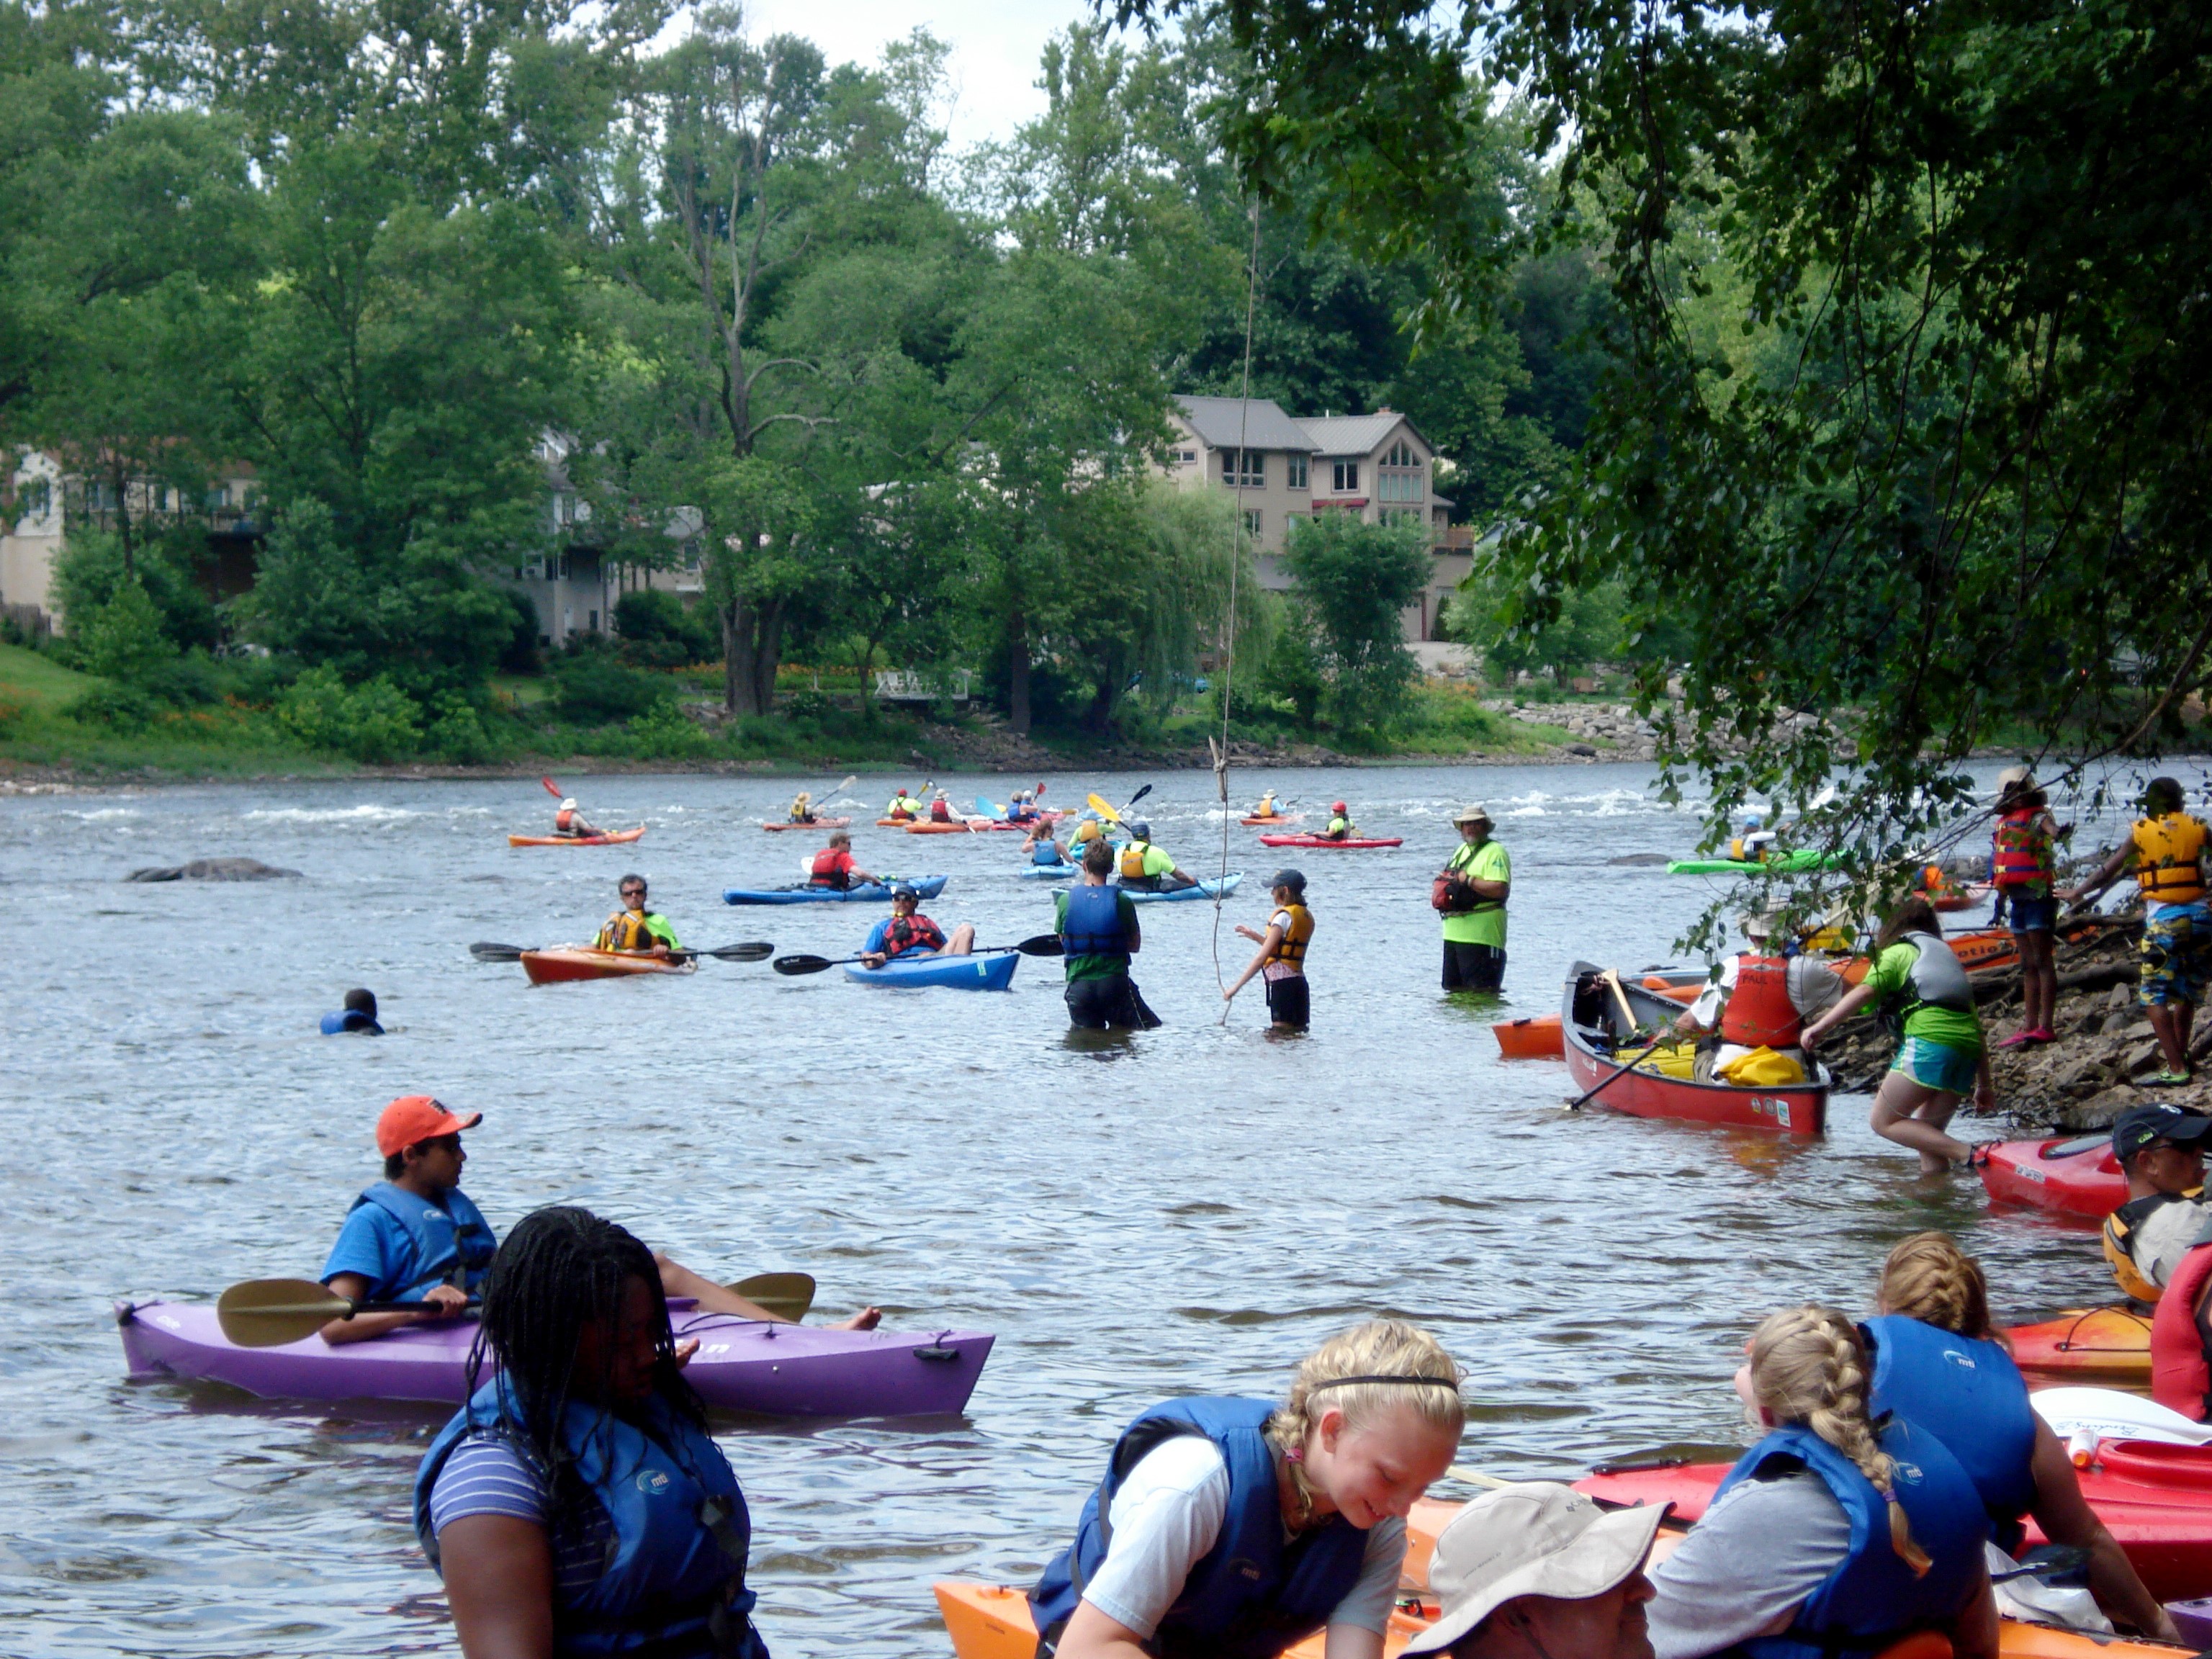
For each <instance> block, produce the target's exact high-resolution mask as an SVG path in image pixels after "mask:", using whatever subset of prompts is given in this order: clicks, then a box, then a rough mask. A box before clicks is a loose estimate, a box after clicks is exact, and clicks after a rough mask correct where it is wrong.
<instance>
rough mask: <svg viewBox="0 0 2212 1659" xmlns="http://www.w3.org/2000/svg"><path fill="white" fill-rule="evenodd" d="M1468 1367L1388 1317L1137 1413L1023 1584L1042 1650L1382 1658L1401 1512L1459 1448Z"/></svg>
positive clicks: (1063, 1658) (1065, 1654) (1042, 1657)
mask: <svg viewBox="0 0 2212 1659" xmlns="http://www.w3.org/2000/svg"><path fill="white" fill-rule="evenodd" d="M1459 1380H1460V1371H1459V1367H1458V1366H1457V1365H1455V1364H1453V1363H1452V1359H1451V1356H1450V1355H1449V1354H1447V1353H1446V1352H1444V1351H1443V1348H1442V1347H1441V1346H1438V1345H1437V1341H1436V1339H1435V1338H1433V1337H1431V1336H1430V1335H1428V1334H1426V1333H1425V1332H1423V1331H1419V1330H1416V1329H1415V1328H1413V1326H1411V1325H1407V1324H1401V1323H1400V1322H1397V1321H1395V1320H1377V1321H1376V1322H1373V1323H1371V1324H1366V1325H1360V1326H1357V1327H1355V1328H1352V1329H1351V1330H1348V1331H1344V1332H1341V1333H1340V1334H1338V1335H1335V1336H1333V1337H1331V1338H1330V1339H1329V1340H1328V1341H1327V1342H1324V1343H1323V1344H1322V1346H1320V1347H1319V1348H1318V1349H1316V1351H1315V1352H1313V1353H1311V1354H1310V1355H1309V1356H1307V1358H1306V1359H1305V1361H1304V1364H1301V1365H1300V1366H1299V1367H1298V1370H1297V1376H1295V1377H1294V1378H1293V1379H1292V1380H1291V1389H1290V1396H1289V1398H1288V1399H1287V1400H1286V1401H1284V1402H1283V1403H1282V1404H1280V1405H1278V1404H1277V1403H1276V1402H1274V1401H1270V1400H1247V1399H1219V1398H1216V1399H1193V1400H1171V1401H1167V1402H1166V1403H1165V1404H1164V1405H1158V1406H1154V1407H1152V1408H1151V1409H1149V1410H1147V1411H1145V1412H1141V1413H1139V1414H1138V1415H1137V1417H1136V1419H1134V1420H1133V1422H1131V1423H1130V1425H1129V1426H1128V1427H1127V1429H1125V1430H1124V1431H1122V1433H1121V1438H1120V1439H1119V1440H1118V1441H1117V1442H1116V1443H1115V1447H1114V1452H1113V1455H1112V1456H1111V1457H1110V1458H1109V1460H1108V1464H1107V1469H1106V1474H1105V1478H1104V1479H1103V1480H1101V1481H1100V1482H1099V1484H1098V1486H1097V1490H1096V1491H1094V1492H1092V1493H1091V1496H1090V1498H1088V1499H1086V1500H1085V1504H1084V1506H1083V1513H1082V1515H1081V1516H1080V1518H1079V1520H1078V1522H1077V1523H1076V1531H1075V1541H1074V1543H1073V1545H1072V1546H1070V1547H1068V1548H1067V1549H1066V1550H1063V1551H1062V1552H1061V1553H1060V1555H1059V1556H1058V1557H1057V1558H1056V1559H1054V1561H1053V1563H1052V1565H1050V1566H1048V1567H1047V1568H1046V1569H1045V1572H1044V1577H1042V1579H1041V1580H1040V1581H1039V1582H1038V1583H1037V1586H1036V1589H1033V1590H1031V1591H1030V1611H1031V1613H1032V1615H1033V1616H1034V1618H1035V1619H1036V1627H1037V1631H1038V1632H1039V1634H1038V1638H1037V1653H1038V1655H1039V1659H1048V1656H1052V1655H1054V1654H1057V1656H1058V1659H1146V1656H1151V1659H1200V1656H1204V1659H1274V1656H1276V1655H1278V1654H1280V1653H1282V1652H1283V1651H1284V1650H1285V1649H1287V1648H1290V1647H1291V1646H1292V1645H1294V1644H1297V1643H1298V1642H1301V1641H1303V1640H1304V1639H1305V1638H1307V1637H1309V1636H1310V1635H1312V1634H1313V1633H1314V1632H1316V1631H1318V1630H1322V1629H1326V1630H1327V1632H1328V1642H1327V1655H1328V1659H1382V1653H1383V1632H1384V1631H1385V1630H1386V1629H1388V1627H1389V1621H1390V1608H1391V1606H1392V1603H1393V1602H1394V1601H1395V1598H1396V1595H1397V1590H1398V1574H1399V1569H1400V1566H1401V1564H1402V1563H1403V1562H1404V1560H1405V1557H1406V1520H1405V1517H1406V1515H1407V1511H1408V1510H1411V1509H1412V1508H1413V1502H1414V1500H1415V1499H1416V1498H1419V1497H1420V1496H1421V1494H1422V1493H1423V1492H1426V1491H1427V1490H1428V1487H1429V1485H1430V1483H1431V1481H1433V1480H1437V1479H1439V1478H1441V1477H1442V1476H1443V1473H1444V1471H1445V1470H1446V1469H1447V1468H1449V1467H1450V1465H1451V1461H1452V1457H1453V1455H1454V1454H1455V1452H1456V1451H1457V1450H1458V1449H1459V1437H1460V1431H1461V1429H1462V1427H1463V1426H1464V1425H1465V1421H1466V1412H1465V1408H1464V1407H1463V1406H1462V1403H1461V1401H1460V1393H1459Z"/></svg>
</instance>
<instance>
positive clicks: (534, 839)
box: [507, 824, 645, 847]
mask: <svg viewBox="0 0 2212 1659" xmlns="http://www.w3.org/2000/svg"><path fill="white" fill-rule="evenodd" d="M644 833H645V826H644V825H643V824H639V825H638V826H637V828H636V829H610V830H609V831H608V832H607V833H606V834H605V835H604V836H508V837H507V845H508V846H509V847H616V846H619V845H621V844H622V843H623V842H629V841H635V840H636V839H637V838H638V837H639V836H642V835H643V834H644Z"/></svg>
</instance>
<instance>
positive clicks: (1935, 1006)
mask: <svg viewBox="0 0 2212 1659" xmlns="http://www.w3.org/2000/svg"><path fill="white" fill-rule="evenodd" d="M1873 1002H1878V1003H1880V1004H1881V1007H1882V1009H1883V1012H1884V1017H1885V1018H1887V1019H1889V1020H1890V1021H1892V1022H1893V1023H1894V1024H1901V1025H1902V1027H1903V1033H1904V1034H1903V1036H1902V1037H1901V1038H1900V1039H1899V1042H1898V1045H1897V1058H1896V1059H1895V1060H1893V1061H1892V1062H1891V1063H1890V1070H1889V1074H1888V1075H1887V1077H1885V1078H1883V1079H1882V1080H1881V1088H1880V1089H1879V1090H1878V1091H1876V1092H1875V1097H1874V1114H1873V1119H1872V1121H1873V1125H1874V1132H1875V1133H1876V1134H1878V1135H1880V1136H1881V1137H1882V1138H1883V1139H1885V1140H1893V1141H1895V1142H1896V1143H1897V1144H1898V1145H1899V1146H1910V1147H1911V1149H1912V1150H1913V1151H1914V1152H1917V1153H1918V1154H1919V1155H1920V1172H1921V1173H1922V1174H1923V1175H1940V1174H1941V1173H1942V1171H1944V1170H1947V1169H1948V1168H1950V1167H1951V1165H1952V1164H1957V1163H1963V1162H1964V1161H1965V1160H1966V1158H1968V1157H1970V1156H1971V1155H1972V1151H1973V1149H1972V1147H1970V1146H1967V1145H1966V1142H1965V1141H1963V1140H1957V1139H1953V1138H1952V1137H1951V1136H1950V1135H1948V1134H1946V1133H1944V1129H1945V1127H1946V1126H1947V1125H1948V1124H1949V1122H1950V1121H1951V1115H1952V1114H1953V1113H1954V1112H1955V1111H1957V1110H1958V1109H1959V1102H1960V1100H1961V1099H1963V1098H1964V1097H1966V1095H1967V1094H1968V1093H1969V1092H1971V1093H1972V1095H1973V1097H1974V1108H1975V1109H1976V1110H1977V1111H1980V1112H1993V1111H1995V1110H1996V1105H1997V1092H1996V1085H1993V1084H1992V1083H1991V1082H1990V1057H1989V1054H1988V1051H1987V1050H1986V1049H1985V1048H1984V1047H1983V1044H1982V1021H1981V1017H1980V1016H1979V1015H1978V1014H1977V1013H1976V1012H1974V987H1973V982H1972V981H1971V980H1969V979H1968V978H1967V977H1966V968H1965V967H1964V966H1963V965H1962V964H1961V963H1960V961H1959V958H1958V957H1955V956H1954V955H1953V954H1952V953H1951V947H1950V946H1949V945H1946V944H1945V943H1944V942H1943V925H1942V923H1941V922H1940V921H1937V920H1936V912H1935V909H1934V908H1933V907H1931V906H1930V905H1929V902H1928V901H1927V900H1926V899H1924V898H1922V897H1920V896H1918V895H1917V894H1916V895H1915V896H1912V897H1911V898H1908V899H1906V900H1905V902H1903V903H1902V904H1900V905H1899V906H1898V907H1897V908H1896V909H1894V910H1893V911H1892V912H1891V913H1890V915H1889V918H1888V920H1887V921H1885V922H1883V924H1882V927H1881V932H1880V933H1877V934H1876V935H1875V957H1874V966H1873V967H1872V968H1871V969H1869V970H1868V972H1867V976H1866V978H1865V979H1863V980H1862V981H1860V982H1859V983H1858V984H1857V985H1856V986H1854V987H1852V988H1851V989H1850V990H1849V991H1846V992H1845V993H1844V995H1843V999H1842V1000H1840V1001H1838V1003H1837V1004H1836V1005H1835V1006H1834V1007H1832V1008H1831V1009H1829V1010H1828V1012H1826V1013H1825V1014H1822V1015H1821V1016H1820V1018H1818V1019H1815V1020H1814V1021H1812V1022H1811V1023H1810V1024H1808V1025H1807V1026H1806V1027H1805V1030H1804V1032H1803V1034H1802V1036H1800V1037H1799V1038H1798V1042H1799V1044H1800V1046H1802V1048H1804V1050H1805V1052H1806V1053H1807V1054H1811V1053H1813V1052H1814V1048H1816V1047H1817V1046H1818V1045H1819V1043H1820V1039H1821V1038H1822V1037H1824V1036H1826V1035H1827V1034H1828V1033H1829V1032H1830V1031H1832V1030H1835V1028H1836V1027H1837V1026H1838V1025H1840V1024H1843V1023H1844V1021H1845V1020H1847V1019H1849V1018H1850V1017H1851V1016H1852V1015H1853V1014H1856V1013H1857V1012H1859V1010H1860V1009H1862V1008H1863V1007H1865V1006H1867V1005H1868V1004H1869V1003H1873Z"/></svg>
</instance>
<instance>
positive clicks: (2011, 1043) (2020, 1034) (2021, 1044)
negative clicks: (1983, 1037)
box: [1996, 1030, 2037, 1048]
mask: <svg viewBox="0 0 2212 1659" xmlns="http://www.w3.org/2000/svg"><path fill="white" fill-rule="evenodd" d="M2036 1040H2037V1039H2036V1035H2035V1033H2034V1032H2033V1031H2030V1030H2018V1031H2015V1032H2014V1033H2013V1034H2012V1035H2011V1036H2008V1037H2000V1038H1999V1039H1998V1040H1997V1045H1996V1046H1997V1047H1998V1048H2026V1047H2027V1045H2028V1044H2029V1043H2031V1042H2035V1041H2036Z"/></svg>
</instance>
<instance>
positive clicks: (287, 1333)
mask: <svg viewBox="0 0 2212 1659" xmlns="http://www.w3.org/2000/svg"><path fill="white" fill-rule="evenodd" d="M476 1305H477V1304H475V1303H473V1302H471V1304H469V1306H471V1308H473V1307H475V1306H476ZM420 1312H422V1304H421V1303H419V1302H354V1301H350V1300H349V1299H348V1298H346V1297H343V1296H334V1295H332V1294H331V1292H330V1291H328V1290H326V1289H325V1287H324V1286H322V1285H318V1284H316V1283H315V1281H314V1280H313V1279H247V1280H246V1282H245V1283H244V1284H243V1285H232V1286H231V1287H230V1288H229V1289H228V1290H227V1291H224V1292H223V1293H222V1297H221V1299H219V1300H218V1301H217V1302H216V1304H215V1317H216V1323H217V1324H219V1325H221V1326H222V1334H223V1340H225V1341H228V1342H231V1343H234V1344H235V1345H236V1346H239V1347H241V1348H281V1347H283V1346H284V1345H285V1344H286V1343H287V1342H303V1341H305V1340H307V1338H309V1337H311V1336H313V1334H315V1333H316V1332H317V1331H319V1330H320V1329H322V1328H323V1327H324V1326H325V1325H327V1324H329V1323H330V1322H331V1321H332V1320H333V1319H351V1318H352V1317H353V1316H355V1315H356V1314H370V1313H420Z"/></svg>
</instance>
